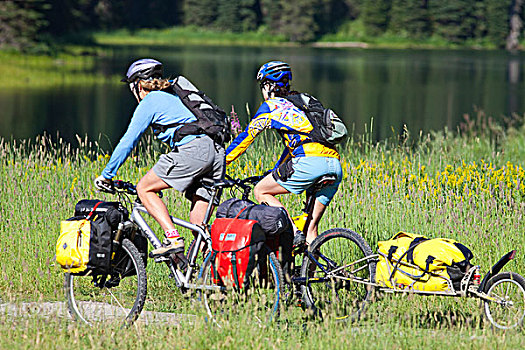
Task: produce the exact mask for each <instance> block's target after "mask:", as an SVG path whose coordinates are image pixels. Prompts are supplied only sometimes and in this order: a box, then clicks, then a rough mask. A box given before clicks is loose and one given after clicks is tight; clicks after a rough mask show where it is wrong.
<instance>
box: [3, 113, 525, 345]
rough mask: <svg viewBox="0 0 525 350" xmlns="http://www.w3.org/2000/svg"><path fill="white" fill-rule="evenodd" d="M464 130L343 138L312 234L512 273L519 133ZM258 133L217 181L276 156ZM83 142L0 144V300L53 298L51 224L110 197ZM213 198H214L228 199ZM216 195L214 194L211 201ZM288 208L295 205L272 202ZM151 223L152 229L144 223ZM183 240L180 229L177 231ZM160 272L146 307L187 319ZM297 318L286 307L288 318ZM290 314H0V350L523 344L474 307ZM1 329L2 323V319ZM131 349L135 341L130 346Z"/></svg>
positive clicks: (520, 204) (148, 152) (394, 300)
mask: <svg viewBox="0 0 525 350" xmlns="http://www.w3.org/2000/svg"><path fill="white" fill-rule="evenodd" d="M479 125H482V124H479V123H475V124H474V125H470V126H468V127H466V128H465V129H464V130H463V132H462V133H461V134H459V135H456V134H452V133H450V132H448V131H447V130H443V131H439V132H434V133H431V134H429V135H417V136H416V137H414V136H413V135H411V134H410V133H409V132H408V131H407V132H406V133H405V135H404V137H403V138H402V139H401V140H397V139H396V140H393V139H391V140H386V141H383V142H380V143H373V142H371V141H370V139H369V138H368V136H367V135H364V136H362V137H357V136H356V137H354V138H353V139H352V140H350V141H349V143H348V144H346V145H345V146H344V147H342V149H341V155H342V156H341V161H342V165H343V171H344V180H343V182H342V184H341V187H340V189H339V191H338V192H337V194H336V196H335V198H334V200H333V202H332V203H331V205H330V207H329V209H328V210H327V213H326V214H325V217H324V218H323V221H322V223H321V229H322V230H325V229H328V228H331V227H347V228H351V229H353V230H355V231H357V232H359V233H361V234H362V236H363V237H364V238H365V239H366V240H367V241H368V242H369V243H370V245H371V247H372V249H373V250H374V249H375V246H376V243H377V241H378V240H385V239H388V238H390V237H391V236H392V235H393V234H394V233H396V232H398V231H401V230H404V231H411V232H416V233H421V234H425V235H427V236H429V237H450V238H454V239H457V240H459V241H460V242H462V243H464V244H465V245H466V246H468V247H470V248H471V250H472V251H473V253H474V261H473V263H475V264H479V265H481V266H482V269H483V270H484V271H487V270H488V269H489V268H490V266H491V265H492V264H493V263H494V262H495V261H497V260H498V259H499V258H500V257H501V256H502V255H503V254H505V253H506V252H508V251H509V250H511V249H517V250H518V256H517V258H516V260H514V261H513V262H511V263H510V264H509V265H508V266H506V269H508V270H513V271H516V272H518V273H521V274H525V262H524V259H523V251H522V247H523V246H524V243H525V235H524V234H523V232H524V229H525V223H524V220H523V213H524V212H525V210H524V209H525V173H524V169H523V154H524V152H525V128H524V127H515V128H511V129H509V130H507V131H502V129H496V128H489V127H478V126H479ZM280 147H281V146H280V145H279V144H278V143H277V142H275V140H274V139H272V138H271V137H264V138H261V139H260V140H257V142H256V144H255V145H252V148H251V149H249V150H248V152H247V154H245V155H243V156H242V157H241V158H240V159H239V160H238V161H237V162H235V163H234V164H233V165H232V166H231V167H230V168H229V169H228V172H229V173H230V174H232V175H234V176H237V177H244V176H249V175H253V174H260V173H262V172H263V171H264V170H266V169H268V168H269V167H271V166H272V165H273V163H274V162H275V161H276V160H277V158H278V157H279V155H280V151H281V149H280ZM139 150H140V151H139V152H138V155H137V156H134V157H132V158H131V159H129V160H128V161H127V162H126V163H125V164H124V166H123V167H122V168H121V169H120V171H119V175H118V177H119V178H121V179H125V180H128V181H133V182H137V181H138V180H139V179H140V178H141V177H142V176H143V175H144V174H145V173H146V172H147V171H148V169H150V168H151V167H152V165H153V164H154V163H155V161H156V159H157V158H158V155H159V153H160V152H162V147H160V146H159V145H158V144H157V143H156V142H155V141H153V140H152V139H150V138H146V139H144V140H143V141H142V142H141V144H140V146H139ZM107 160H108V155H106V154H104V153H103V151H102V150H100V148H99V147H98V144H97V143H96V142H94V141H90V140H89V139H88V138H87V137H86V138H79V139H78V140H77V142H76V143H75V144H67V143H65V142H63V141H61V140H51V139H50V138H48V137H38V138H36V139H34V140H26V141H24V142H21V143H20V142H16V141H9V142H8V141H6V140H0V183H1V187H0V188H1V190H0V233H1V234H0V251H1V254H0V266H1V267H2V268H1V269H0V300H1V302H21V301H39V300H46V301H53V300H60V301H62V300H63V299H64V297H63V292H62V289H61V288H62V278H63V277H62V274H61V272H60V270H59V268H58V267H57V266H55V263H54V258H53V256H54V252H55V242H56V238H57V236H58V231H59V224H60V220H63V219H66V218H68V217H70V216H72V215H73V208H74V205H75V203H76V202H77V201H78V200H80V199H83V198H100V199H105V200H113V199H114V198H113V197H112V196H111V195H107V194H101V193H96V192H95V191H94V189H93V185H92V182H93V179H94V178H95V177H96V176H98V174H100V173H101V171H102V169H103V168H104V166H105V164H106V163H107ZM229 195H230V194H229V193H226V197H227V196H229ZM226 197H224V198H223V199H225V198H226ZM164 200H165V202H166V203H167V205H168V209H169V210H170V212H171V213H173V214H174V215H175V216H179V217H182V218H188V211H189V205H188V203H187V201H186V200H185V199H184V198H183V197H182V196H181V195H180V194H178V193H176V192H175V191H165V197H164ZM282 200H283V202H284V204H285V205H286V206H287V207H288V208H289V209H290V211H291V212H299V211H300V209H301V208H302V198H301V197H299V196H284V197H283V198H282ZM152 226H153V227H157V228H158V226H155V225H154V224H153V223H152ZM182 234H183V235H185V236H187V238H188V240H187V241H189V239H190V232H182ZM165 271H166V270H164V268H163V267H162V266H159V265H155V264H153V263H150V264H149V265H148V274H149V279H148V282H149V291H148V300H147V301H146V308H149V309H151V310H159V311H168V312H176V313H193V312H197V311H195V310H196V308H198V304H196V303H195V301H194V300H192V298H191V296H190V297H183V296H181V295H180V293H179V291H178V290H177V289H176V288H175V287H174V286H173V282H172V280H170V279H169V278H168V277H167V276H166V275H165ZM298 311H299V312H298ZM302 315H303V314H302V312H301V311H300V309H295V308H293V309H292V310H287V311H285V312H284V313H283V320H284V321H281V322H280V323H277V324H273V325H269V326H264V327H260V326H256V325H252V324H248V322H247V321H246V320H247V319H248V318H243V317H242V316H240V319H239V320H238V323H232V324H230V325H227V327H225V328H223V329H216V328H214V327H212V326H210V325H209V324H207V323H205V321H204V320H203V319H202V318H197V320H196V321H194V322H186V323H183V324H182V325H181V326H178V327H166V326H138V328H131V329H129V330H119V329H117V328H115V329H112V328H110V327H104V328H103V327H100V328H95V329H91V330H88V329H85V328H83V327H79V326H76V325H71V323H70V321H67V320H51V321H50V320H48V319H40V318H38V317H31V318H28V319H17V320H14V321H13V320H12V319H10V318H9V317H8V316H2V317H3V318H2V317H0V331H1V333H2V334H3V335H5V336H2V337H0V347H1V348H7V347H15V348H18V347H24V348H25V347H29V346H34V345H39V346H46V347H63V346H66V345H67V344H70V343H76V344H78V345H79V346H80V347H82V348H92V347H101V346H109V347H126V348H127V347H132V346H133V347H135V346H137V345H139V344H144V345H145V344H148V346H154V347H161V346H165V345H168V346H175V347H177V348H179V347H180V348H183V347H188V348H238V347H243V348H245V347H257V348H261V347H262V348H285V347H293V346H297V344H304V345H306V347H308V348H343V347H344V348H348V347H352V348H357V349H360V348H388V349H391V348H403V349H404V348H410V347H422V346H425V347H429V348H450V349H456V348H494V347H497V348H504V347H511V346H516V345H519V344H521V343H522V342H523V341H525V339H524V337H523V336H522V335H521V333H519V332H509V333H497V334H494V333H492V332H491V331H490V329H488V328H487V326H486V325H485V324H484V323H483V321H482V317H481V311H480V308H479V304H478V302H476V301H474V300H465V299H453V298H444V297H418V296H408V297H407V296H383V297H380V298H379V299H378V300H376V302H375V303H373V304H372V306H371V307H370V309H369V311H368V313H367V318H366V319H365V320H363V321H362V322H361V323H360V324H359V325H349V324H335V323H331V322H320V321H313V322H310V323H307V324H306V326H305V327H306V328H303V327H302V321H303V320H302V318H303V316H302ZM13 322H14V323H13ZM139 346H140V345H139Z"/></svg>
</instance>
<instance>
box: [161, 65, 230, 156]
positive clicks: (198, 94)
mask: <svg viewBox="0 0 525 350" xmlns="http://www.w3.org/2000/svg"><path fill="white" fill-rule="evenodd" d="M171 87H172V90H171V91H170V90H167V91H166V92H169V93H172V94H175V95H177V96H179V97H180V99H181V101H182V103H183V104H184V105H185V106H186V107H187V108H188V109H189V110H190V111H191V112H192V113H193V115H195V117H196V118H197V120H196V121H194V122H191V123H173V124H168V125H161V124H153V125H152V126H153V130H154V132H155V135H158V134H160V133H161V132H164V131H166V130H167V129H169V128H173V127H176V126H180V125H182V127H180V128H179V129H177V131H176V132H175V135H174V138H173V141H175V142H178V141H180V140H182V138H183V137H184V136H187V135H199V134H206V135H208V136H209V137H210V138H211V139H212V140H213V141H215V143H217V144H219V145H221V146H224V144H225V143H227V142H229V141H230V140H231V126H230V119H229V118H228V116H227V115H226V112H224V110H223V109H222V108H220V107H219V106H217V105H216V104H215V103H213V101H212V100H211V99H210V98H209V97H208V96H206V95H205V94H204V93H203V92H202V91H200V90H199V89H197V88H196V87H195V85H193V84H192V83H191V82H190V81H189V80H188V79H186V78H185V77H183V76H182V75H181V76H178V77H177V78H175V79H174V80H173V83H172V84H171Z"/></svg>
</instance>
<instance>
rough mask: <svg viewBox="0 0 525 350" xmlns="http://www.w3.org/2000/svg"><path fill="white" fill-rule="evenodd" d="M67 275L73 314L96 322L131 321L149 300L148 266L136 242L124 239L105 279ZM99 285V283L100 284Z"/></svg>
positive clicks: (126, 323) (126, 322)
mask: <svg viewBox="0 0 525 350" xmlns="http://www.w3.org/2000/svg"><path fill="white" fill-rule="evenodd" d="M97 281H98V282H95V281H94V279H93V277H92V276H90V275H87V276H76V275H73V274H70V273H66V274H65V281H64V287H65V292H66V299H67V305H68V309H69V313H70V314H71V316H72V317H73V318H74V319H75V320H77V321H80V322H84V323H87V324H90V325H93V324H94V323H97V322H115V323H120V324H123V325H130V324H132V323H133V322H134V321H135V320H136V319H137V317H138V316H139V314H140V312H141V311H142V308H143V307H144V301H145V300H146V292H147V280H146V269H145V268H144V262H143V260H142V257H141V255H140V253H139V251H138V250H137V248H136V247H135V246H134V245H133V243H132V242H131V241H130V240H128V239H124V240H123V241H122V247H121V249H119V250H118V251H117V252H116V254H115V257H114V258H113V260H112V270H111V273H110V274H109V275H107V276H106V278H105V279H104V278H102V279H97ZM97 284H99V285H97Z"/></svg>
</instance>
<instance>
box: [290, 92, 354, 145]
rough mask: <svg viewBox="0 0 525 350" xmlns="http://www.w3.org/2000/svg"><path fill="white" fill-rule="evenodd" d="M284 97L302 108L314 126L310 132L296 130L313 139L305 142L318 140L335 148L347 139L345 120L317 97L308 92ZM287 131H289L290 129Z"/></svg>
mask: <svg viewBox="0 0 525 350" xmlns="http://www.w3.org/2000/svg"><path fill="white" fill-rule="evenodd" d="M284 98H286V99H287V100H288V101H290V102H292V103H293V104H294V105H295V106H296V107H297V108H299V109H300V110H302V111H303V112H304V113H305V114H306V117H307V118H308V120H309V121H310V123H311V124H312V126H313V130H312V131H310V132H309V133H302V132H299V131H296V132H295V133H298V134H303V135H308V137H309V138H310V139H311V141H306V142H303V143H307V142H318V143H321V144H323V145H326V146H328V147H332V148H333V147H335V146H336V145H337V144H338V143H341V142H343V141H344V140H345V139H346V137H347V135H348V132H347V130H346V126H345V124H344V123H343V121H342V120H341V119H340V118H339V117H338V116H337V114H335V112H334V111H332V110H331V109H329V108H324V106H323V104H322V103H321V102H320V101H319V100H318V99H316V98H315V97H313V96H311V95H309V94H307V93H300V94H293V95H288V96H286V97H284ZM286 132H287V133H289V131H286ZM292 132H293V131H292Z"/></svg>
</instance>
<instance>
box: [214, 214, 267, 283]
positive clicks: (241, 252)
mask: <svg viewBox="0 0 525 350" xmlns="http://www.w3.org/2000/svg"><path fill="white" fill-rule="evenodd" d="M211 240H212V247H211V248H212V252H211V257H210V259H211V261H212V263H211V266H212V278H213V281H214V283H216V284H219V285H234V286H235V287H236V288H237V289H241V288H245V287H247V286H248V284H249V277H250V276H251V274H252V272H253V270H254V269H255V266H256V265H257V260H258V258H259V256H258V255H259V252H260V251H261V248H262V246H263V245H264V241H265V240H266V236H265V234H264V232H263V230H262V228H261V226H260V225H259V223H258V222H257V221H256V220H245V219H238V218H233V219H232V218H221V219H216V220H215V221H214V222H213V225H212V226H211Z"/></svg>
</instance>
